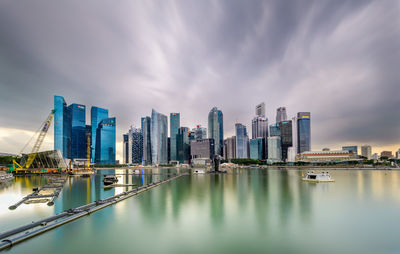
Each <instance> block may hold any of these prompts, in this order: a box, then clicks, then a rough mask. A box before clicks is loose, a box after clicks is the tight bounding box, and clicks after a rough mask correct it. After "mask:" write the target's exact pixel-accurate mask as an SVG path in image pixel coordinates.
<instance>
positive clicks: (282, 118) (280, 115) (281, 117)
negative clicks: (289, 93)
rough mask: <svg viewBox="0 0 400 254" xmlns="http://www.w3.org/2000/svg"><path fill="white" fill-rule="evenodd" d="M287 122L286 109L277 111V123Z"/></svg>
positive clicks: (281, 108) (282, 108)
mask: <svg viewBox="0 0 400 254" xmlns="http://www.w3.org/2000/svg"><path fill="white" fill-rule="evenodd" d="M286 120H287V115H286V108H285V107H280V108H278V109H277V110H276V123H280V122H283V121H286Z"/></svg>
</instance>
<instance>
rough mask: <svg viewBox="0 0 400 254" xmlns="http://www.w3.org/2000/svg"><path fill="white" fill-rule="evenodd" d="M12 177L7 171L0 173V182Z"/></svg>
mask: <svg viewBox="0 0 400 254" xmlns="http://www.w3.org/2000/svg"><path fill="white" fill-rule="evenodd" d="M12 179H14V175H13V174H10V173H7V174H0V182H8V181H10V180H12Z"/></svg>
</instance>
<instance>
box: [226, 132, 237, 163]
mask: <svg viewBox="0 0 400 254" xmlns="http://www.w3.org/2000/svg"><path fill="white" fill-rule="evenodd" d="M224 158H225V160H231V159H235V158H236V136H233V137H230V138H227V139H225V140H224Z"/></svg>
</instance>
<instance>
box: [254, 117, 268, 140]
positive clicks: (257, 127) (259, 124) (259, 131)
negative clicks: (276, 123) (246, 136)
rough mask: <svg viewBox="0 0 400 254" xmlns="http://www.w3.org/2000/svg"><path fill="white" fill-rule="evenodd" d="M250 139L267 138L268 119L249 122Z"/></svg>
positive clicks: (258, 118)
mask: <svg viewBox="0 0 400 254" xmlns="http://www.w3.org/2000/svg"><path fill="white" fill-rule="evenodd" d="M251 137H252V139H255V138H266V137H268V118H261V117H255V118H253V120H252V121H251Z"/></svg>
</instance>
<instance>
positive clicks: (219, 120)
mask: <svg viewBox="0 0 400 254" xmlns="http://www.w3.org/2000/svg"><path fill="white" fill-rule="evenodd" d="M208 138H212V139H214V144H215V154H219V155H221V156H222V155H223V153H222V149H223V142H224V120H223V114H222V111H221V110H218V108H217V107H214V108H212V109H211V111H210V113H209V114H208Z"/></svg>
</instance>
